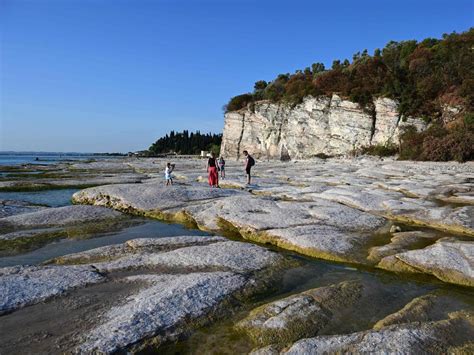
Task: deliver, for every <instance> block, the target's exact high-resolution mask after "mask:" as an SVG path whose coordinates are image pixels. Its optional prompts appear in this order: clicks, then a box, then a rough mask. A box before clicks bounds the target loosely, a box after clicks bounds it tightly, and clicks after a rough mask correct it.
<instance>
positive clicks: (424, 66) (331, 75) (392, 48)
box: [225, 28, 474, 120]
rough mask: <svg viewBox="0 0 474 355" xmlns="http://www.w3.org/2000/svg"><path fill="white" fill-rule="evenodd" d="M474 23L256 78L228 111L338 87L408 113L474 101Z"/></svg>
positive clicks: (428, 113) (365, 102)
mask: <svg viewBox="0 0 474 355" xmlns="http://www.w3.org/2000/svg"><path fill="white" fill-rule="evenodd" d="M473 48H474V28H471V29H470V30H468V31H466V32H463V33H459V34H458V33H452V34H445V35H443V38H442V39H434V38H427V39H425V40H423V41H421V42H417V41H415V40H412V41H402V42H394V41H391V42H389V43H388V44H387V45H386V46H385V48H383V49H382V50H380V49H376V50H375V51H374V53H373V55H369V54H368V52H367V50H364V51H362V52H358V53H356V54H354V56H353V57H352V62H350V61H349V60H347V59H345V60H342V61H341V60H335V61H334V62H333V64H332V68H331V69H330V70H326V68H325V67H324V64H322V63H314V64H312V65H311V67H307V68H305V69H303V70H297V71H296V73H294V74H291V75H290V74H280V75H278V76H277V78H276V79H274V80H273V81H271V82H269V83H267V82H266V81H264V80H260V81H257V82H256V83H255V86H254V91H253V92H252V93H247V94H243V95H239V96H235V97H233V98H231V99H230V101H229V103H228V104H227V105H226V106H225V109H226V111H234V110H239V109H241V108H243V107H245V106H247V105H248V104H252V103H253V102H255V101H258V100H270V101H273V102H287V103H289V104H297V103H300V102H301V101H302V100H303V98H304V97H305V96H307V95H312V96H318V95H331V94H333V93H338V94H339V95H342V96H343V97H346V98H348V99H350V100H352V101H354V102H357V103H359V104H361V105H362V106H363V107H366V108H368V109H369V110H370V109H371V107H370V106H371V105H372V98H373V97H374V96H386V97H390V98H393V99H397V100H399V102H400V112H401V113H402V114H405V115H413V116H417V117H424V118H426V119H428V120H430V119H433V118H436V117H439V116H440V114H441V109H442V106H443V105H444V104H450V105H462V106H464V107H465V108H466V109H467V111H473V107H474V50H473Z"/></svg>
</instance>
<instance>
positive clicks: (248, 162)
mask: <svg viewBox="0 0 474 355" xmlns="http://www.w3.org/2000/svg"><path fill="white" fill-rule="evenodd" d="M243 153H244V155H245V173H246V174H247V185H250V179H251V176H250V169H251V168H252V166H254V165H255V159H254V158H252V156H251V155H250V154H249V152H247V151H246V150H244V151H243Z"/></svg>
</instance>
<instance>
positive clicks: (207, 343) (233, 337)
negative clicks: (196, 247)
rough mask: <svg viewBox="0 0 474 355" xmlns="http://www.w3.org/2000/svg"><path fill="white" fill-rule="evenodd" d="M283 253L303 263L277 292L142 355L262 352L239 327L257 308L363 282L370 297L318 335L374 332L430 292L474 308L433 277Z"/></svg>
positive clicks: (462, 292)
mask: <svg viewBox="0 0 474 355" xmlns="http://www.w3.org/2000/svg"><path fill="white" fill-rule="evenodd" d="M280 252H281V253H282V254H286V255H289V256H290V257H293V258H296V259H297V260H299V261H300V262H301V263H302V265H301V266H299V267H297V268H293V269H289V270H286V271H284V272H283V275H282V279H281V280H280V281H279V282H277V284H276V285H275V289H274V290H271V291H268V292H267V293H266V294H262V295H260V297H258V298H256V299H253V300H251V301H250V302H248V303H246V304H244V305H243V306H242V307H241V308H240V309H238V310H237V311H236V312H235V313H234V314H233V315H231V316H230V317H228V318H225V319H221V320H220V321H217V322H215V323H213V324H212V325H209V326H206V327H203V328H201V329H198V330H197V331H195V332H194V333H193V334H192V335H191V336H190V337H189V338H188V339H185V340H183V341H179V342H176V343H173V344H168V345H166V346H165V347H160V348H159V350H158V349H156V348H154V347H153V346H149V347H146V348H145V349H144V350H142V351H141V352H139V353H140V354H156V353H158V352H159V353H160V354H243V353H248V352H250V351H251V350H252V349H255V348H256V347H257V348H258V346H257V345H255V344H254V343H253V342H252V340H251V339H250V338H249V337H248V336H247V335H246V334H245V333H243V332H241V331H238V330H236V329H235V324H236V323H237V322H238V321H240V320H242V319H243V318H245V317H246V316H247V315H248V313H249V312H250V311H251V310H253V309H254V308H256V307H258V306H260V305H262V304H265V303H268V302H272V301H275V300H278V299H281V298H284V297H287V296H290V295H292V294H296V293H299V292H303V291H305V290H309V289H312V288H316V287H323V286H328V285H331V284H335V283H339V282H343V281H350V280H360V281H362V282H363V283H364V284H365V285H367V286H368V288H369V290H370V291H369V293H370V296H369V297H368V298H367V299H365V300H364V301H363V302H361V303H359V304H358V307H356V308H352V307H351V308H349V309H348V311H347V312H346V313H344V314H343V315H342V316H341V317H340V318H339V319H337V321H335V322H333V323H332V324H331V325H330V326H327V327H326V328H323V329H322V330H321V331H320V332H319V334H318V335H334V334H349V333H353V332H357V331H363V330H367V329H371V328H372V327H373V325H374V324H375V323H376V322H377V321H379V320H380V319H382V318H384V317H386V316H387V315H389V314H391V313H394V312H396V311H398V310H400V309H401V308H403V307H404V306H405V305H406V304H407V303H408V302H410V301H411V300H412V299H413V298H415V297H419V296H422V295H425V294H428V293H430V292H435V293H439V294H443V295H448V296H449V297H450V298H452V300H453V302H458V303H459V304H462V305H464V307H466V308H468V309H471V310H472V309H474V291H473V290H470V289H468V288H463V287H455V286H451V285H446V284H443V283H442V282H439V281H437V280H435V279H434V278H427V279H426V280H423V279H419V278H416V277H411V278H410V277H406V276H400V275H396V274H393V273H387V272H384V271H379V270H375V269H359V268H355V267H352V266H349V265H344V264H337V263H331V262H326V261H322V260H316V259H312V258H307V257H302V256H299V255H296V254H294V253H290V252H286V251H280Z"/></svg>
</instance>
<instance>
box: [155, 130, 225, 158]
mask: <svg viewBox="0 0 474 355" xmlns="http://www.w3.org/2000/svg"><path fill="white" fill-rule="evenodd" d="M221 140H222V134H211V133H207V134H202V133H201V132H199V131H197V132H194V133H193V132H191V133H189V132H188V131H187V130H184V131H183V132H175V131H171V132H170V134H169V135H168V134H166V135H165V136H164V137H161V138H160V139H158V140H157V141H156V142H155V143H153V144H152V145H151V146H150V148H149V149H148V151H149V153H150V154H151V155H159V154H165V153H177V154H200V153H201V150H207V151H212V152H215V153H216V154H217V153H219V150H220V145H221Z"/></svg>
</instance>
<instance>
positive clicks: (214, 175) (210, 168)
mask: <svg viewBox="0 0 474 355" xmlns="http://www.w3.org/2000/svg"><path fill="white" fill-rule="evenodd" d="M207 173H208V181H209V186H210V187H219V174H218V172H217V159H216V155H215V154H214V153H211V157H210V158H209V160H208V161H207Z"/></svg>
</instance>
